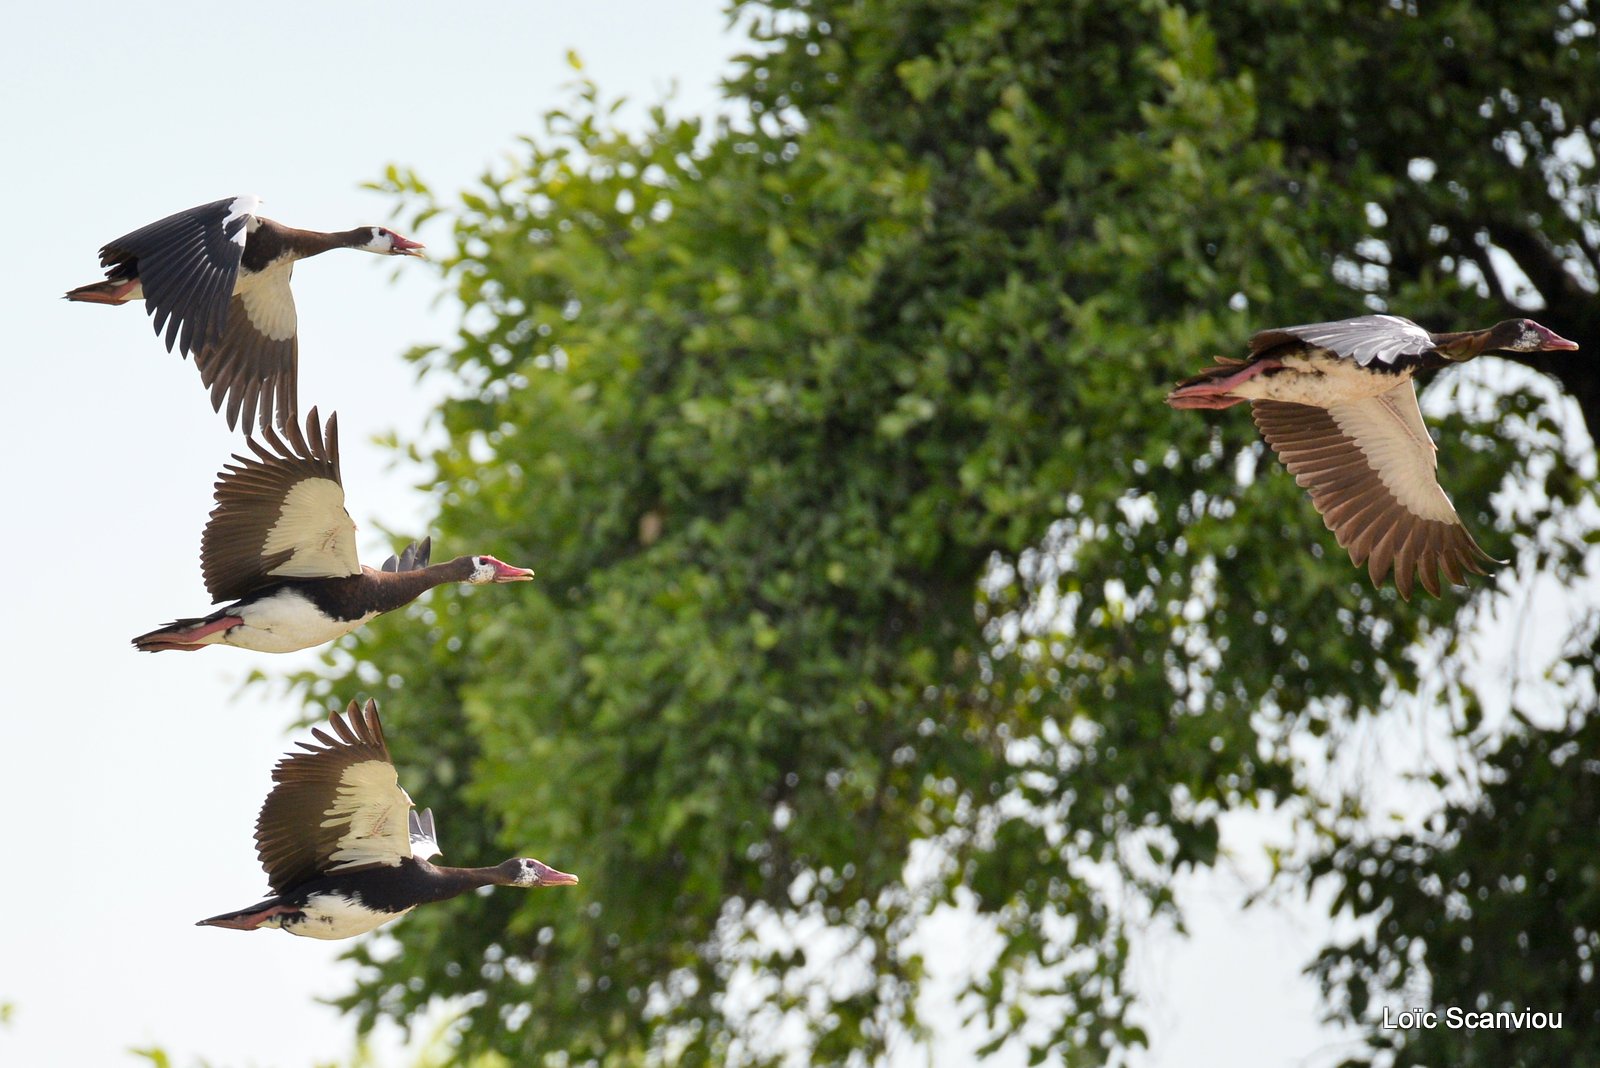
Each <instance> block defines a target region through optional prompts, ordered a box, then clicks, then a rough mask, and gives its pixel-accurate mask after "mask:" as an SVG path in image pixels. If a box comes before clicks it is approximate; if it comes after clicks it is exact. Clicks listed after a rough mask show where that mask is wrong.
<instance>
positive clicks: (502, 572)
mask: <svg viewBox="0 0 1600 1068" xmlns="http://www.w3.org/2000/svg"><path fill="white" fill-rule="evenodd" d="M484 559H485V560H487V561H489V563H490V564H491V565H493V567H494V580H495V581H496V582H527V581H528V580H530V579H532V578H533V571H532V570H531V569H530V568H526V567H512V566H511V565H510V564H506V563H502V562H501V561H499V560H496V559H495V558H494V557H492V556H486V557H484Z"/></svg>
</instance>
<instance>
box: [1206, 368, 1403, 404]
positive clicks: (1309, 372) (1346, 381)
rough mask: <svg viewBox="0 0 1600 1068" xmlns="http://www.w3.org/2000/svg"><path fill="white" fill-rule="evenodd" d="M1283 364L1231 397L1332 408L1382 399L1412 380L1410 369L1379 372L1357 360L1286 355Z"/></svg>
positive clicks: (1242, 385) (1234, 389) (1234, 391)
mask: <svg viewBox="0 0 1600 1068" xmlns="http://www.w3.org/2000/svg"><path fill="white" fill-rule="evenodd" d="M1282 362H1283V369H1282V370H1279V371H1269V372H1266V373H1264V374H1258V375H1256V376H1255V377H1254V378H1251V379H1248V380H1247V381H1244V382H1241V383H1239V385H1238V386H1236V387H1235V388H1233V389H1232V390H1229V393H1230V395H1232V396H1235V397H1243V398H1244V399H1246V400H1274V401H1287V402H1288V403H1290V404H1309V405H1311V406H1312V407H1316V408H1331V407H1333V406H1334V405H1335V404H1342V403H1344V402H1345V401H1352V400H1361V399H1363V398H1366V397H1376V396H1379V395H1380V394H1383V393H1387V392H1389V391H1390V390H1391V389H1393V388H1394V387H1395V386H1397V385H1399V384H1400V383H1401V382H1405V381H1407V380H1409V379H1410V378H1411V371H1410V370H1409V369H1407V370H1403V371H1380V370H1374V369H1372V368H1367V367H1362V366H1361V365H1360V364H1358V363H1356V362H1355V361H1354V360H1344V359H1337V358H1333V359H1330V358H1328V357H1325V356H1324V357H1311V356H1304V355H1295V356H1286V357H1284V358H1283V360H1282Z"/></svg>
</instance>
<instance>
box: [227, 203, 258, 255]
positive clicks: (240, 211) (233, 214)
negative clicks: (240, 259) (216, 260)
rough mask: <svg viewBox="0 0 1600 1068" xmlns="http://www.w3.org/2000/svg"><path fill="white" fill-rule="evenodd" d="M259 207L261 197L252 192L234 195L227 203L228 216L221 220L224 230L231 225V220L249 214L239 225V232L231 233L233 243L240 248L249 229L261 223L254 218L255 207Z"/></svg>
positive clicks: (242, 246) (248, 233)
mask: <svg viewBox="0 0 1600 1068" xmlns="http://www.w3.org/2000/svg"><path fill="white" fill-rule="evenodd" d="M260 207H261V198H260V197H258V196H256V195H255V194H254V193H246V194H245V195H244V196H242V197H234V198H233V203H232V204H229V205H228V217H227V218H226V219H223V220H222V228H223V230H224V231H226V230H227V228H228V227H229V226H231V225H232V224H233V222H234V221H235V220H236V219H238V218H239V217H240V216H250V219H249V221H247V222H246V223H245V225H243V226H241V227H239V232H238V233H236V234H234V235H233V243H234V244H236V245H238V246H239V247H240V248H244V242H245V238H246V237H248V236H249V235H250V231H252V230H254V229H255V228H256V227H257V226H259V225H261V224H260V223H259V222H256V220H255V218H254V216H255V213H256V209H258V208H260ZM252 224H253V225H252Z"/></svg>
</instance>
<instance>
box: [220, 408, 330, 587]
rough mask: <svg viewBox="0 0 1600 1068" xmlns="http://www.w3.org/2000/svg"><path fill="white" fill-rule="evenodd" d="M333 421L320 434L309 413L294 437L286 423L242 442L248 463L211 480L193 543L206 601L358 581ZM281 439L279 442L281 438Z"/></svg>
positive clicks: (240, 460)
mask: <svg viewBox="0 0 1600 1068" xmlns="http://www.w3.org/2000/svg"><path fill="white" fill-rule="evenodd" d="M338 418H339V417H338V416H337V415H330V416H329V417H328V426H327V432H326V434H325V435H324V432H323V429H322V426H321V423H320V422H319V420H318V418H317V410H316V409H315V408H313V409H311V414H310V415H309V416H308V417H307V418H306V430H305V433H304V434H303V435H302V434H301V433H300V428H299V427H298V426H294V425H292V424H291V425H290V426H289V427H286V428H285V430H284V435H283V437H281V438H280V437H279V436H278V434H277V433H276V432H275V431H273V430H272V429H271V428H266V429H264V430H262V432H261V436H262V441H264V442H265V445H263V444H262V443H261V442H257V441H256V440H255V439H254V438H247V439H246V442H245V443H246V444H247V445H249V447H250V449H251V451H252V452H254V453H255V457H254V458H251V457H247V456H239V455H235V456H234V459H235V460H237V461H238V463H236V464H228V465H226V466H224V467H223V469H222V471H221V472H220V473H219V474H218V476H217V479H218V481H217V485H216V501H217V506H216V507H215V508H214V509H212V511H211V518H210V520H209V521H208V522H207V523H206V529H205V534H204V535H203V536H202V537H201V539H200V570H201V572H202V573H203V574H204V576H205V582H206V590H207V591H209V592H210V594H211V597H212V600H215V601H223V600H233V599H236V598H239V597H243V596H245V595H246V594H248V593H250V592H251V591H252V590H256V589H260V588H261V587H262V586H265V585H267V584H269V583H272V582H275V581H277V580H279V579H284V578H343V577H346V576H349V575H359V574H360V573H361V564H360V562H359V561H358V560H357V559H356V547H355V532H356V525H355V523H354V522H353V521H352V520H351V519H350V514H349V513H348V512H346V511H345V508H344V486H343V485H342V484H341V483H340V481H339V424H338ZM285 439H287V440H285Z"/></svg>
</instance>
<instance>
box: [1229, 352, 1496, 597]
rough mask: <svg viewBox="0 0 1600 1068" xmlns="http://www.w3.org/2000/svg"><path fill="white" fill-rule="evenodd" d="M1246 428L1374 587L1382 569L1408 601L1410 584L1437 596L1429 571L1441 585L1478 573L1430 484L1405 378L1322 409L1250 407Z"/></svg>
mask: <svg viewBox="0 0 1600 1068" xmlns="http://www.w3.org/2000/svg"><path fill="white" fill-rule="evenodd" d="M1254 415H1255V421H1256V426H1258V427H1260V428H1261V433H1262V436H1263V437H1265V438H1266V439H1267V443H1268V444H1269V445H1271V446H1272V448H1273V450H1274V451H1275V452H1276V453H1277V454H1278V458H1279V459H1281V460H1282V461H1283V464H1284V466H1285V467H1287V468H1288V469H1289V470H1290V471H1291V472H1292V473H1293V474H1294V477H1295V481H1296V482H1298V483H1299V484H1300V485H1301V486H1304V487H1305V488H1306V489H1307V490H1309V491H1310V493H1311V502H1312V504H1314V505H1316V508H1317V511H1318V512H1319V513H1321V515H1322V521H1323V522H1324V523H1325V524H1326V525H1327V527H1328V529H1329V530H1331V531H1333V535H1334V537H1335V538H1336V539H1337V540H1338V542H1339V544H1340V545H1341V546H1343V547H1344V548H1345V549H1347V550H1349V553H1350V559H1351V560H1352V561H1354V562H1355V563H1356V564H1357V565H1360V564H1362V563H1363V562H1364V563H1366V565H1367V572H1368V574H1369V575H1370V576H1371V577H1372V582H1373V584H1374V585H1379V584H1381V583H1382V582H1383V579H1384V576H1385V575H1387V574H1388V573H1389V569H1390V567H1391V565H1392V566H1393V568H1394V584H1395V588H1396V589H1397V590H1399V591H1400V596H1401V597H1404V598H1408V599H1409V598H1410V596H1411V589H1412V578H1413V575H1415V576H1416V577H1417V578H1420V579H1421V580H1422V586H1423V588H1424V589H1426V590H1427V591H1428V592H1429V593H1431V594H1433V595H1434V596H1435V597H1437V596H1439V590H1440V585H1439V574H1438V573H1439V571H1441V570H1442V571H1443V572H1444V573H1445V575H1446V577H1448V578H1449V579H1450V581H1451V582H1454V583H1457V584H1460V583H1463V582H1465V581H1466V572H1468V571H1471V572H1474V573H1476V574H1479V575H1484V574H1488V572H1487V571H1485V570H1484V569H1483V567H1482V566H1481V565H1480V563H1479V561H1480V560H1482V561H1489V562H1493V557H1491V556H1489V555H1488V554H1487V553H1485V552H1484V551H1483V550H1482V549H1481V548H1479V547H1478V543H1477V542H1475V541H1473V539H1472V535H1471V534H1468V533H1467V530H1466V528H1465V527H1464V526H1462V525H1461V519H1460V517H1459V516H1457V515H1456V510H1455V508H1454V507H1452V506H1451V504H1450V499H1449V498H1448V497H1446V496H1445V494H1444V490H1442V489H1441V488H1440V487H1439V482H1438V478H1437V476H1436V474H1435V466H1436V459H1435V455H1434V451H1435V450H1434V447H1433V441H1432V440H1431V439H1430V438H1429V437H1428V431H1427V427H1426V426H1425V425H1424V424H1423V422H1422V412H1421V410H1420V409H1419V408H1418V407H1417V395H1416V391H1415V390H1413V389H1412V387H1411V383H1410V382H1409V381H1407V382H1402V383H1400V384H1399V385H1397V386H1395V387H1394V388H1393V389H1391V390H1389V392H1387V393H1385V394H1383V395H1381V396H1378V397H1368V398H1365V399H1362V400H1358V401H1349V402H1346V403H1344V404H1337V405H1334V406H1333V407H1331V408H1326V409H1324V408H1314V407H1311V406H1308V405H1304V404H1286V403H1283V402H1281V401H1256V402H1254Z"/></svg>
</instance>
